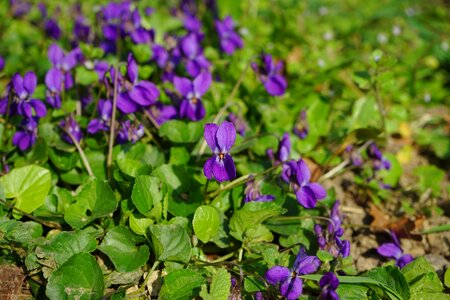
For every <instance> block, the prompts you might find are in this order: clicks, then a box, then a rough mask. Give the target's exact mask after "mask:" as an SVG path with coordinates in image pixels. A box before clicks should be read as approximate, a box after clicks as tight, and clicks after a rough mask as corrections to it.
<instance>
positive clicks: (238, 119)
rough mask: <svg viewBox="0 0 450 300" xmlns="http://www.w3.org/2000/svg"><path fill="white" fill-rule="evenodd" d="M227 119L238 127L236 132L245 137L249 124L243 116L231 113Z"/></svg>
mask: <svg viewBox="0 0 450 300" xmlns="http://www.w3.org/2000/svg"><path fill="white" fill-rule="evenodd" d="M227 119H228V120H229V121H230V122H231V123H233V125H234V127H236V130H237V132H238V133H239V135H240V136H244V135H245V132H246V131H247V128H248V124H247V122H246V121H245V119H244V118H243V117H242V116H241V115H235V114H233V113H229V114H228V118H227Z"/></svg>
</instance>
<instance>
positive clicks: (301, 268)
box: [295, 255, 320, 275]
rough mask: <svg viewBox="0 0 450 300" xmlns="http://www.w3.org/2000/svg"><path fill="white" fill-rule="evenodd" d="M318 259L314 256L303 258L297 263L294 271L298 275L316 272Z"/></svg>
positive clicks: (318, 264)
mask: <svg viewBox="0 0 450 300" xmlns="http://www.w3.org/2000/svg"><path fill="white" fill-rule="evenodd" d="M319 266H320V259H318V258H317V257H315V256H309V255H308V256H305V257H303V258H300V259H299V260H298V261H297V264H296V268H295V271H296V272H297V274H299V275H305V274H311V273H314V272H316V271H317V269H319Z"/></svg>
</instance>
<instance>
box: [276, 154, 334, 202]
mask: <svg viewBox="0 0 450 300" xmlns="http://www.w3.org/2000/svg"><path fill="white" fill-rule="evenodd" d="M281 177H282V178H283V180H284V181H286V182H287V183H290V184H291V186H292V189H293V190H294V192H295V195H296V197H297V201H298V202H299V203H300V204H301V205H302V206H303V207H305V208H314V207H316V204H317V201H319V200H322V199H324V198H325V197H326V195H327V192H326V190H325V189H324V188H323V187H322V186H321V185H320V184H319V183H317V182H310V179H311V173H310V172H309V169H308V166H307V165H306V163H305V161H304V160H303V159H300V160H299V161H298V162H297V163H295V162H293V161H290V162H287V163H285V164H284V165H283V171H282V175H281Z"/></svg>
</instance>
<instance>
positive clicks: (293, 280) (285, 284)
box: [265, 248, 320, 300]
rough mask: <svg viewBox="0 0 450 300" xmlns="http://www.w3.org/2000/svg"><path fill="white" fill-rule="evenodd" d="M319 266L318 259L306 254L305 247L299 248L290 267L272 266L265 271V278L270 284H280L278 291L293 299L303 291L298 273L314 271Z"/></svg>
mask: <svg viewBox="0 0 450 300" xmlns="http://www.w3.org/2000/svg"><path fill="white" fill-rule="evenodd" d="M319 266H320V260H319V259H318V258H317V257H316V256H309V255H307V253H306V251H305V249H304V248H301V249H300V251H299V252H298V254H297V257H296V259H295V262H294V265H293V266H292V268H291V269H288V268H286V267H282V266H274V267H272V268H270V269H269V270H268V271H267V272H266V275H265V278H266V280H267V282H268V283H269V284H271V285H277V284H280V293H281V295H282V296H284V297H286V299H288V300H295V299H298V297H300V295H301V294H302V291H303V281H302V279H301V278H300V277H299V275H305V274H311V273H314V272H316V271H317V269H318V268H319Z"/></svg>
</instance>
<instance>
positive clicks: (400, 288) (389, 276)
mask: <svg viewBox="0 0 450 300" xmlns="http://www.w3.org/2000/svg"><path fill="white" fill-rule="evenodd" d="M364 276H365V277H368V278H372V279H374V280H376V281H377V282H380V283H382V284H384V285H385V286H388V287H390V288H391V289H392V291H394V292H395V293H396V294H397V295H398V296H400V297H401V299H405V300H407V299H409V296H410V293H409V286H408V282H407V281H406V279H405V276H404V275H403V274H402V273H401V272H400V270H399V269H398V268H397V267H394V266H387V267H379V268H375V269H373V270H370V271H369V272H366V273H365V274H364ZM385 292H387V291H385ZM388 293H389V292H388Z"/></svg>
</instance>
